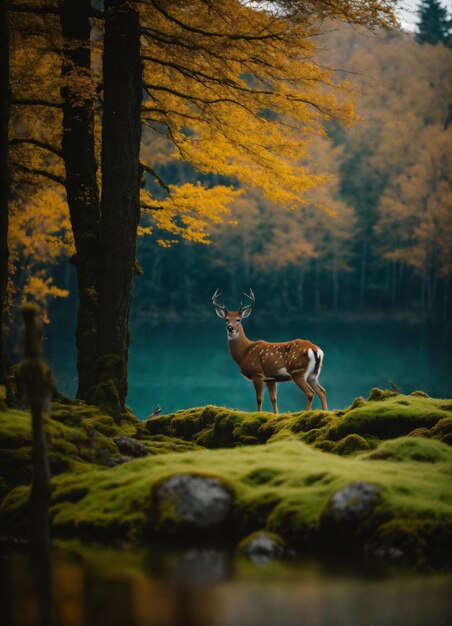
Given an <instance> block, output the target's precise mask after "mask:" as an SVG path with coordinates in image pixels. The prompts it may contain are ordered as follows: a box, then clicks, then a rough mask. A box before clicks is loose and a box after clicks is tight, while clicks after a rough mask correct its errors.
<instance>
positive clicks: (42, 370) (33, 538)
mask: <svg viewBox="0 0 452 626" xmlns="http://www.w3.org/2000/svg"><path fill="white" fill-rule="evenodd" d="M22 316H23V319H24V324H25V333H24V361H23V362H22V366H21V374H22V378H23V381H24V384H25V389H26V392H27V397H28V403H29V405H30V409H31V416H32V427H33V449H32V463H33V478H32V485H31V498H30V529H29V535H30V546H31V550H32V554H36V555H37V554H42V553H43V552H46V551H48V549H49V513H48V511H49V502H50V469H49V460H48V456H47V441H46V434H45V430H44V421H45V413H46V412H47V411H48V408H49V403H50V390H51V375H50V370H49V368H48V367H47V365H46V364H45V363H44V361H43V360H42V348H41V324H40V321H39V310H38V308H37V307H36V306H35V305H33V304H26V305H24V306H23V307H22Z"/></svg>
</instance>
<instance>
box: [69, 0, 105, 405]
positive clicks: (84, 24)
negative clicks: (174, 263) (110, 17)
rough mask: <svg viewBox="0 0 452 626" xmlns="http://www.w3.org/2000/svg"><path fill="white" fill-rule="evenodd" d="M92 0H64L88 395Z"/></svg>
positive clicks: (93, 227) (81, 389) (95, 208)
mask: <svg viewBox="0 0 452 626" xmlns="http://www.w3.org/2000/svg"><path fill="white" fill-rule="evenodd" d="M90 12H91V5H90V0H61V4H60V16H61V17H60V19H61V30H62V37H63V64H62V87H61V96H62V100H63V105H62V106H63V139H62V152H63V158H64V163H65V168H66V194H67V201H68V206H69V211H70V215H71V223H72V230H73V233H74V240H75V247H76V255H75V258H74V261H75V267H76V271H77V282H78V296H79V310H78V317H77V329H76V342H77V369H78V377H79V382H78V390H77V397H78V398H82V399H87V397H88V393H89V390H90V388H91V387H92V386H93V385H94V384H95V382H96V381H95V377H94V376H95V364H96V359H97V357H98V350H97V344H98V304H99V302H98V266H99V245H100V243H99V228H100V203H99V187H98V183H97V177H96V172H97V161H96V155H95V147H94V146H95V142H94V98H95V89H94V84H93V77H92V73H91V50H90V34H91V24H90V19H89V15H90Z"/></svg>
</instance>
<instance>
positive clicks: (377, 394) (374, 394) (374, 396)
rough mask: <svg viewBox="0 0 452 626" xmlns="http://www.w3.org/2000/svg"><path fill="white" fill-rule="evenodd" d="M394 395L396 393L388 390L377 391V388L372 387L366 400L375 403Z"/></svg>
mask: <svg viewBox="0 0 452 626" xmlns="http://www.w3.org/2000/svg"><path fill="white" fill-rule="evenodd" d="M396 395H397V392H396V391H392V390H390V389H379V388H378V387H374V388H373V389H372V390H371V392H370V396H369V398H368V400H369V401H373V402H375V401H379V400H385V399H386V398H392V397H393V396H396Z"/></svg>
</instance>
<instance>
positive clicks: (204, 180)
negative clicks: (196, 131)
mask: <svg viewBox="0 0 452 626" xmlns="http://www.w3.org/2000/svg"><path fill="white" fill-rule="evenodd" d="M27 39H28V41H29V42H30V45H32V46H33V47H34V48H35V42H34V40H33V38H32V37H29V38H27ZM32 42H33V43H32ZM17 45H19V44H17ZM20 46H21V53H22V54H23V55H24V57H22V63H23V58H25V56H26V55H28V53H25V51H24V49H23V46H22V42H21V44H20ZM34 54H36V55H37V56H38V55H39V56H40V60H39V64H40V65H41V67H42V70H41V71H42V72H43V73H45V72H46V63H51V60H50V59H49V58H46V57H45V56H43V55H41V54H40V53H38V52H37V51H36V50H35V52H34ZM316 54H317V55H318V60H319V63H321V64H322V67H323V64H325V65H328V63H331V59H334V65H335V69H337V70H338V71H336V72H335V74H334V80H335V82H336V83H337V84H340V83H343V82H344V81H346V82H347V86H346V87H344V86H343V85H342V86H343V88H344V89H346V90H347V97H350V98H352V99H353V100H354V103H355V107H356V117H357V120H355V123H354V124H353V126H352V127H351V128H344V127H343V126H341V125H339V124H338V123H337V122H336V121H334V120H328V119H327V120H325V121H324V122H323V128H322V132H319V133H318V135H317V136H315V137H313V138H312V140H311V141H310V144H309V150H307V153H306V155H305V156H304V158H303V167H305V168H306V169H307V170H308V171H310V172H313V173H315V175H316V176H318V177H324V180H325V182H324V183H323V184H321V185H318V186H316V187H315V188H312V189H310V190H309V191H308V193H307V194H305V195H304V196H303V197H301V194H300V198H299V200H300V204H298V205H297V206H292V207H289V208H288V207H287V205H286V204H285V202H284V199H281V200H279V199H278V198H276V199H271V198H270V199H269V198H267V197H265V194H264V192H263V191H262V190H261V191H259V190H258V189H255V188H254V189H253V188H250V186H249V185H248V184H247V182H243V181H242V182H238V181H237V179H236V178H234V176H233V174H232V173H231V175H230V176H229V177H228V176H224V175H221V174H211V173H210V174H209V173H206V174H202V173H199V170H198V171H197V170H195V169H194V168H193V167H192V166H191V165H190V164H188V163H187V162H186V161H184V160H181V159H180V158H179V159H178V158H176V157H177V156H178V155H175V154H174V149H173V148H172V145H171V142H170V141H169V140H168V139H167V138H165V137H164V136H163V137H161V136H157V138H156V136H155V135H156V133H155V132H154V129H153V128H152V127H151V124H149V125H148V124H145V126H144V127H143V134H142V148H141V154H142V158H143V159H144V160H145V161H146V163H147V164H148V166H149V170H145V171H144V180H143V184H144V185H145V187H143V188H142V195H143V196H145V199H143V202H145V203H150V202H152V201H151V200H150V199H149V194H151V195H152V194H153V195H154V197H155V198H158V202H166V204H162V208H163V210H162V211H159V212H156V211H149V210H146V208H145V209H143V213H142V217H141V221H140V238H139V241H138V256H137V261H138V262H137V266H136V273H139V274H142V275H140V276H138V277H136V278H135V288H136V289H138V290H139V294H140V295H139V297H137V298H136V299H135V301H134V305H133V309H132V310H133V315H134V316H137V318H143V321H144V322H146V321H158V320H159V319H162V318H164V317H165V316H166V317H167V316H168V313H169V312H170V314H171V316H172V317H173V318H174V319H177V317H178V316H180V315H182V312H183V315H184V316H186V315H193V314H194V315H199V314H203V313H204V312H205V310H206V303H207V302H208V301H209V296H210V295H211V293H213V291H214V290H215V289H216V287H217V286H218V285H222V286H223V289H227V290H228V291H230V292H231V293H232V294H234V293H237V292H238V291H240V287H243V289H245V288H248V286H250V285H252V286H253V289H254V290H255V291H256V292H257V293H259V292H260V291H265V298H266V302H267V303H268V304H269V305H270V306H274V305H275V304H276V303H280V306H282V307H283V309H284V311H285V314H286V315H290V312H292V315H293V314H296V313H297V312H303V313H310V314H315V315H318V314H321V313H330V312H336V313H341V314H344V313H352V314H356V313H357V312H359V313H360V314H362V315H366V314H368V315H369V314H370V315H375V314H391V313H392V314H408V315H410V316H413V317H418V318H422V317H424V316H428V317H433V318H437V319H439V320H445V319H447V317H448V312H449V310H450V305H451V280H450V278H451V267H452V265H451V244H450V237H449V232H450V229H451V212H450V204H451V189H450V183H449V172H450V170H451V163H450V150H449V149H448V146H450V141H451V132H452V131H451V128H450V123H451V119H452V118H451V115H452V113H451V108H450V93H449V91H450V84H449V81H448V70H449V67H450V50H449V48H448V47H447V46H445V45H441V44H440V45H436V46H430V45H423V44H422V43H419V42H417V41H416V39H415V37H414V36H412V35H410V34H407V33H400V32H399V33H395V32H389V33H385V32H380V33H379V34H378V35H376V36H374V37H369V36H368V34H367V33H366V31H365V30H364V29H363V28H362V27H361V28H359V27H352V26H348V25H340V26H335V27H334V28H333V27H324V29H323V31H322V32H321V33H320V34H319V44H318V51H317V52H316ZM48 55H50V52H48ZM14 63H17V68H16V71H17V72H22V69H23V68H22V67H21V58H20V57H18V58H17V59H15V60H14ZM413 71H416V75H417V77H416V80H415V81H413V79H412V75H413ZM34 80H35V77H33V76H29V77H27V79H25V77H23V76H22V79H21V85H20V89H21V90H22V89H23V90H24V91H29V90H30V88H31V87H30V82H31V83H33V81H34ZM37 88H39V89H42V84H40V85H39V86H36V84H34V89H35V90H36V89H37ZM83 88H84V85H83V84H82V85H80V89H83ZM18 89H19V87H18ZM18 95H19V94H18ZM344 97H345V96H344ZM19 111H20V114H21V119H20V123H19V120H18V121H17V128H18V129H20V130H18V133H19V134H20V135H23V134H24V130H25V127H24V125H25V124H26V125H27V128H28V129H29V130H31V129H33V130H34V132H35V134H36V136H38V137H39V136H40V135H41V134H42V133H43V132H45V131H43V129H40V128H39V126H40V125H41V124H42V123H43V119H42V115H43V106H41V107H37V110H36V111H28V110H27V111H24V107H22V109H20V108H19ZM45 115H46V116H50V118H51V119H52V123H54V122H53V118H54V117H55V116H56V117H58V114H57V113H56V112H55V108H54V107H49V108H48V110H47V111H45ZM24 116H25V119H24ZM27 118H28V119H27ZM36 118H38V121H37V119H36ZM47 121H49V122H50V120H47ZM55 132H57V131H55ZM55 139H56V137H55ZM47 140H48V137H47ZM30 141H31V140H30ZM36 141H37V142H38V143H36ZM36 141H35V143H30V142H29V141H28V140H27V139H25V138H24V137H22V136H20V137H17V138H14V139H13V140H12V144H13V146H14V147H13V148H12V150H13V152H12V158H13V170H14V168H16V173H15V176H16V177H17V183H14V184H17V185H18V186H21V185H22V184H23V177H24V174H25V172H24V169H23V168H24V166H23V160H24V159H29V165H27V167H29V169H35V170H39V169H43V168H44V167H47V170H46V175H47V176H48V174H49V171H50V168H49V165H50V163H55V168H58V165H57V163H58V158H57V156H58V155H55V156H52V155H50V156H49V150H47V151H46V148H45V147H44V146H43V145H39V140H37V139H36ZM156 146H157V147H156ZM47 147H48V146H47ZM179 156H180V155H179ZM42 160H44V165H43V163H40V161H42ZM30 164H31V165H30ZM56 171H57V170H56ZM50 173H51V172H50ZM154 174H155V176H154ZM55 176H56V178H58V176H57V175H56V174H55ZM27 177H28V178H27V183H28V184H32V189H31V193H30V190H29V188H28V187H27V195H26V201H25V198H24V197H23V191H22V192H19V193H16V194H15V199H14V202H13V206H12V210H11V226H10V232H11V235H10V238H11V243H10V247H11V261H10V263H11V264H12V266H13V268H14V269H13V270H12V271H13V275H14V278H13V280H12V282H11V292H10V298H13V299H14V301H15V302H16V303H17V302H21V301H22V300H23V299H24V298H28V297H31V298H32V299H34V300H35V301H38V302H40V303H41V304H43V303H44V302H45V303H46V304H50V303H51V302H53V301H54V300H55V299H57V298H64V297H67V296H68V295H69V293H71V294H74V293H75V292H76V277H75V273H74V271H73V268H72V267H71V265H70V259H71V256H72V255H73V235H72V232H71V226H70V220H69V213H68V208H67V205H66V203H65V200H64V196H63V190H62V189H61V184H58V181H53V180H49V179H48V178H47V179H38V178H36V177H35V178H34V179H33V180H32V181H30V174H29V173H28V174H27ZM197 185H199V187H198V192H196V186H197ZM171 186H172V189H173V192H172V193H173V195H174V190H175V189H176V188H177V187H179V188H180V191H178V193H179V194H187V196H186V197H184V196H183V195H179V198H177V200H172V202H175V204H173V205H172V206H171V204H170V203H169V199H167V198H169V197H170V196H169V195H168V191H169V187H171ZM21 188H22V187H21ZM201 190H202V192H201ZM192 193H194V194H195V196H194V199H193V198H192V197H191V194H192ZM196 193H198V196H196ZM219 194H222V196H221V197H220V195H219ZM153 202H155V200H154V201H153ZM238 277H239V278H238ZM237 283H239V284H237ZM72 302H73V303H74V304H73V306H75V300H74V299H73V300H72ZM55 309H56V314H58V313H57V312H58V304H57V305H56V307H55ZM168 309H169V310H168ZM63 310H64V311H67V307H66V308H64V309H63Z"/></svg>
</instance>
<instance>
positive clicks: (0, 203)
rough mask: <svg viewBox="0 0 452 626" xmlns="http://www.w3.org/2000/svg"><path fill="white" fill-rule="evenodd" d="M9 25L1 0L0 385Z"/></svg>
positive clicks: (0, 371) (1, 378)
mask: <svg viewBox="0 0 452 626" xmlns="http://www.w3.org/2000/svg"><path fill="white" fill-rule="evenodd" d="M9 109H10V90H9V29H8V15H7V11H6V0H0V385H5V386H6V384H7V375H6V353H5V341H4V316H5V305H6V294H7V287H8V258H9V253H8V202H9V172H8V124H9Z"/></svg>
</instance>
